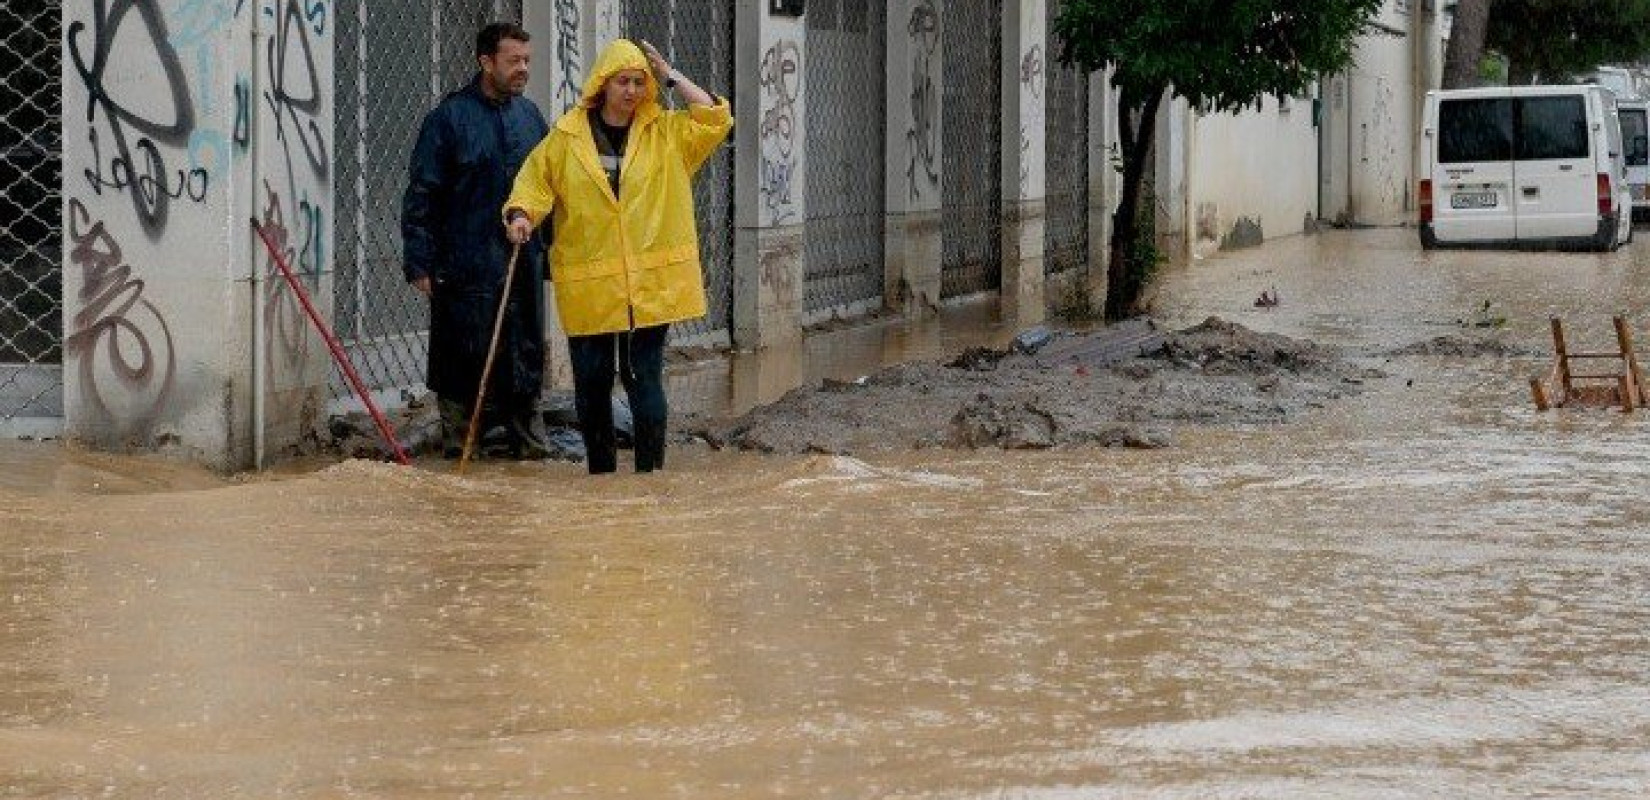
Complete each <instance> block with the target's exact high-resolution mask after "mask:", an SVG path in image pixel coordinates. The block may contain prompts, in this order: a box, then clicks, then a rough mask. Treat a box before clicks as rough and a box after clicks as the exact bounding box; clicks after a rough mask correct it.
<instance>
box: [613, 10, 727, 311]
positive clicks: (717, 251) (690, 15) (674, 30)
mask: <svg viewBox="0 0 1650 800" xmlns="http://www.w3.org/2000/svg"><path fill="white" fill-rule="evenodd" d="M625 18H626V20H627V24H625V25H624V34H625V36H627V37H629V38H634V39H646V40H647V41H649V42H652V43H653V44H654V46H656V47H658V48H659V49H660V51H662V52H663V53H664V56H665V59H666V60H668V61H670V63H671V65H672V66H675V67H676V68H678V69H680V70H681V71H682V72H683V73H685V74H687V75H688V76H690V77H692V78H693V81H694V82H695V83H697V84H699V85H700V86H702V87H704V89H705V90H706V91H708V92H712V93H715V94H718V95H721V96H723V97H729V98H731V97H733V23H734V4H733V3H731V2H728V0H626V2H625ZM605 44H606V43H605V42H604V43H603V45H604V46H605ZM666 102H667V103H669V102H674V98H669V97H667V98H666ZM693 201H694V210H695V211H696V212H697V214H698V221H699V254H700V258H701V260H702V261H703V263H704V269H705V298H706V300H707V301H708V311H707V313H706V314H705V318H704V319H702V320H697V321H694V322H688V323H682V324H679V325H674V326H672V327H671V340H672V341H673V342H674V343H677V344H683V343H688V342H701V341H722V342H725V341H727V340H728V338H729V334H730V332H731V331H732V330H733V147H732V139H731V138H730V139H729V143H728V144H727V145H725V146H723V147H721V148H720V149H718V150H717V152H716V154H715V155H713V156H711V158H710V160H709V161H706V162H705V165H704V166H703V167H701V168H700V169H699V174H698V176H697V177H695V178H694V180H693Z"/></svg>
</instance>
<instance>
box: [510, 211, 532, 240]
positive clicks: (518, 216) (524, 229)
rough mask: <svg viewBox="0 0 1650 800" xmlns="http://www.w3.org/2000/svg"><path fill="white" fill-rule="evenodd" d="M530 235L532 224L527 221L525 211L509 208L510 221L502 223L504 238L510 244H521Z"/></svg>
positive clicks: (530, 236)
mask: <svg viewBox="0 0 1650 800" xmlns="http://www.w3.org/2000/svg"><path fill="white" fill-rule="evenodd" d="M532 237H533V224H532V223H531V222H528V221H527V212H525V211H522V210H521V209H519V208H512V209H510V221H509V222H506V223H504V238H506V239H509V240H510V244H515V245H522V244H527V240H528V239H531V238H532Z"/></svg>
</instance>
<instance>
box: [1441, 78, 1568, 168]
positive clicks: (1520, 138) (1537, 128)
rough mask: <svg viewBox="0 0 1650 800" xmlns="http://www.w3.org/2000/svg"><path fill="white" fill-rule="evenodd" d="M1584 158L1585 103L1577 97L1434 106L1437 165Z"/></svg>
mask: <svg viewBox="0 0 1650 800" xmlns="http://www.w3.org/2000/svg"><path fill="white" fill-rule="evenodd" d="M1587 157H1588V143H1587V104H1586V101H1585V100H1584V99H1583V98H1582V97H1581V96H1580V95H1564V96H1558V97H1519V98H1483V99H1473V100H1445V101H1443V102H1441V103H1439V104H1438V163H1440V164H1462V163H1471V162H1481V161H1510V160H1513V159H1515V158H1516V159H1517V160H1520V161H1537V160H1550V159H1575V158H1587Z"/></svg>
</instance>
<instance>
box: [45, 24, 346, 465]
mask: <svg viewBox="0 0 1650 800" xmlns="http://www.w3.org/2000/svg"><path fill="white" fill-rule="evenodd" d="M64 17H65V19H64V40H63V47H64V56H65V57H64V76H63V77H64V80H63V86H64V114H63V142H64V163H65V169H64V182H63V203H64V221H65V230H64V234H65V253H64V265H63V267H64V298H63V299H64V315H63V320H64V342H65V347H64V361H65V369H64V383H65V385H64V404H65V409H64V417H65V420H64V422H65V430H66V433H67V434H68V435H69V436H70V437H71V438H74V439H79V440H82V441H85V442H87V443H89V444H91V445H94V446H97V447H101V448H107V449H116V450H126V449H142V450H167V451H176V452H181V453H183V454H185V455H187V456H188V457H190V458H193V459H195V460H198V461H201V462H204V463H207V464H210V465H214V466H217V467H220V468H225V469H228V468H234V467H244V466H249V465H250V464H251V462H252V460H253V458H254V455H255V453H256V450H257V445H258V443H259V442H260V441H261V440H262V439H263V438H264V437H265V436H266V435H267V436H268V438H270V439H271V440H274V441H279V442H281V443H283V445H287V446H296V445H298V444H300V443H302V442H303V441H304V440H305V439H306V438H308V437H307V434H308V432H309V431H310V430H312V429H313V428H314V426H316V425H318V424H319V423H320V422H321V420H320V412H321V409H322V407H323V399H324V392H325V386H326V378H327V374H328V373H327V370H328V369H329V366H328V362H327V359H328V355H327V352H326V350H325V348H324V347H323V346H321V345H320V343H319V342H318V341H316V340H315V339H314V337H313V336H312V334H311V333H310V332H309V329H308V323H307V322H306V321H305V320H304V319H303V317H302V316H301V314H300V313H299V312H298V311H297V308H298V306H297V305H296V301H295V300H293V298H292V295H291V294H290V293H289V292H287V291H286V290H285V289H284V288H277V287H276V286H275V285H274V284H270V283H262V284H261V285H259V286H258V287H256V288H254V281H253V277H254V276H255V275H260V274H261V273H262V271H263V270H265V269H267V268H268V257H267V256H266V255H264V254H263V251H262V246H261V244H257V243H256V240H255V239H254V233H253V231H252V228H251V225H250V221H251V219H252V218H253V217H254V216H257V217H258V219H260V220H261V221H262V222H263V223H264V224H265V225H267V226H268V227H269V228H270V229H271V231H272V232H273V233H274V235H275V236H276V238H277V239H278V241H279V244H280V246H281V248H282V249H283V250H284V252H285V253H286V255H287V256H289V257H290V259H291V260H292V262H293V265H294V267H295V268H297V269H299V270H301V271H303V272H304V274H305V278H306V282H307V284H308V287H309V288H310V290H311V291H312V292H313V293H314V295H315V297H316V300H317V302H318V303H320V304H321V306H322V310H323V312H325V311H326V308H327V306H328V305H329V302H330V298H331V294H332V292H331V288H330V285H329V284H328V281H329V280H330V278H329V275H328V270H329V269H330V263H331V254H332V242H331V238H330V232H329V230H328V227H327V226H328V223H329V220H330V218H331V215H332V199H331V185H330V162H331V143H330V141H328V138H327V137H328V135H329V134H330V132H331V130H332V111H331V102H330V93H331V90H332V85H333V82H332V42H331V40H330V39H329V38H328V36H329V34H330V32H331V29H332V19H331V12H330V10H329V8H328V6H327V5H326V4H315V3H308V4H301V3H298V2H295V0H285V2H277V0H262V2H249V3H245V4H240V5H237V4H231V3H211V2H204V0H162V1H161V2H155V3H143V4H130V5H128V4H120V3H114V4H101V3H100V4H97V5H95V6H94V5H92V4H89V3H72V4H68V5H67V6H66V7H65V10H64ZM255 31H256V35H257V36H258V37H259V38H257V39H254V35H255ZM255 363H256V364H259V365H260V366H261V370H258V369H255V368H254V364H255ZM255 385H256V386H260V387H262V388H263V390H264V391H263V392H262V393H257V392H255V391H254V386H255ZM259 409H265V410H267V411H268V413H267V414H266V415H265V416H264V417H262V418H261V419H260V418H258V417H256V416H255V414H256V412H257V411H258V410H259Z"/></svg>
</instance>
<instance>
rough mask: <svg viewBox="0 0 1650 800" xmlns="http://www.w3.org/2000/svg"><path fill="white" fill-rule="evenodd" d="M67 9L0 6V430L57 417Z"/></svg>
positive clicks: (26, 3)
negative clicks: (29, 421) (64, 30)
mask: <svg viewBox="0 0 1650 800" xmlns="http://www.w3.org/2000/svg"><path fill="white" fill-rule="evenodd" d="M62 25H63V6H62V4H61V3H59V2H54V0H6V2H5V3H4V4H3V5H0V76H4V78H5V80H4V81H0V430H5V431H8V432H15V433H25V432H27V429H26V428H25V427H24V426H23V421H24V420H46V419H50V420H53V421H54V422H55V420H58V419H61V418H62V416H63V370H62V363H63V216H62V203H61V201H60V198H61V187H62V179H61V174H62V162H63V147H62V134H61V130H62V126H61V118H62V114H63V92H62V86H61V64H62V54H63V48H62V45H61V42H62V41H63V37H62V35H61V31H62Z"/></svg>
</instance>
